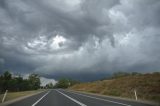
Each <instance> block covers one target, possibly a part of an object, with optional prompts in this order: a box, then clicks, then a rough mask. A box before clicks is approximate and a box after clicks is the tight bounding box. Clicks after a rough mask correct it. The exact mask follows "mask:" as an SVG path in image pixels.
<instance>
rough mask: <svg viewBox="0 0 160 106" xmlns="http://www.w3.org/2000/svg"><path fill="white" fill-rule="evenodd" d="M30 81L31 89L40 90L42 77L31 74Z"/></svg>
mask: <svg viewBox="0 0 160 106" xmlns="http://www.w3.org/2000/svg"><path fill="white" fill-rule="evenodd" d="M28 80H29V82H30V87H31V89H35V90H36V89H38V88H40V84H41V82H40V77H39V75H38V74H31V75H30V76H29V79H28Z"/></svg>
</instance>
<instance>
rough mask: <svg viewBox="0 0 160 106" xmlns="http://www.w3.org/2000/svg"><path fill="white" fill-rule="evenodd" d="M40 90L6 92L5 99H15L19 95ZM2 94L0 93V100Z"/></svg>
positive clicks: (0, 99)
mask: <svg viewBox="0 0 160 106" xmlns="http://www.w3.org/2000/svg"><path fill="white" fill-rule="evenodd" d="M41 91H42V90H34V91H22V92H8V93H7V96H6V99H5V101H8V100H12V99H16V98H19V97H23V96H27V95H31V94H35V93H38V92H41ZM3 96H4V94H1V95H0V102H1V101H2V98H3Z"/></svg>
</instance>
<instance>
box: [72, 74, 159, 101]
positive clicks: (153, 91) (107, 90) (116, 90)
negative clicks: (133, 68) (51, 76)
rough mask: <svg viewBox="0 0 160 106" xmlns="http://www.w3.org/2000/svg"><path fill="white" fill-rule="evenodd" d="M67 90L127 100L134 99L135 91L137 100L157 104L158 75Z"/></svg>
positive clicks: (139, 76)
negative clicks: (125, 98)
mask: <svg viewBox="0 0 160 106" xmlns="http://www.w3.org/2000/svg"><path fill="white" fill-rule="evenodd" d="M69 89H72V90H78V91H85V92H91V93H98V94H103V95H112V96H120V97H127V98H135V97H134V90H135V89H136V91H137V95H138V99H141V100H150V101H156V102H159V101H160V73H152V74H143V75H135V76H125V77H119V78H114V79H110V80H102V81H95V82H88V83H81V84H76V85H74V86H72V87H70V88H69Z"/></svg>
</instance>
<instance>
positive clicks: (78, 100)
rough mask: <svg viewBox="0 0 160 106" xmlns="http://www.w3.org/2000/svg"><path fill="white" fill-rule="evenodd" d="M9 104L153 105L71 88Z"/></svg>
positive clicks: (49, 105) (15, 105)
mask: <svg viewBox="0 0 160 106" xmlns="http://www.w3.org/2000/svg"><path fill="white" fill-rule="evenodd" d="M8 106H152V105H149V104H144V103H139V102H134V101H127V100H122V99H115V98H110V97H104V96H97V95H92V94H84V93H79V92H73V91H69V90H63V89H56V90H50V91H46V92H43V93H40V94H37V95H34V96H32V97H29V98H26V99H23V100H21V101H17V102H15V103H12V104H9V105H8Z"/></svg>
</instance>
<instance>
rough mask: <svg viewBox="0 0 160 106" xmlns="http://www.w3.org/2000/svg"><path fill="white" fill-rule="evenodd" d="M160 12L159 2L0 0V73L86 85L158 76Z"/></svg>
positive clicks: (145, 0) (148, 0)
mask: <svg viewBox="0 0 160 106" xmlns="http://www.w3.org/2000/svg"><path fill="white" fill-rule="evenodd" d="M159 12H160V2H159V0H141V1H140V0H130V1H128V0H101V1H99V0H74V1H71V0H65V1H62V0H15V1H11V0H1V1H0V48H1V50H0V70H1V72H2V71H4V70H7V69H9V70H12V71H13V72H15V73H17V72H19V73H22V74H28V73H32V72H37V73H39V74H41V75H44V76H45V77H53V78H56V79H57V78H59V77H64V76H67V77H72V78H77V79H85V80H92V79H97V78H101V77H102V78H103V77H104V76H105V75H108V74H110V73H112V72H115V71H139V72H152V71H159V69H160V66H159V64H160V60H159V58H160V54H159V53H160V48H159V44H160V32H159V30H160V20H159V19H160V15H159ZM82 76H85V77H84V78H83V77H82ZM87 76H90V77H87Z"/></svg>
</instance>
